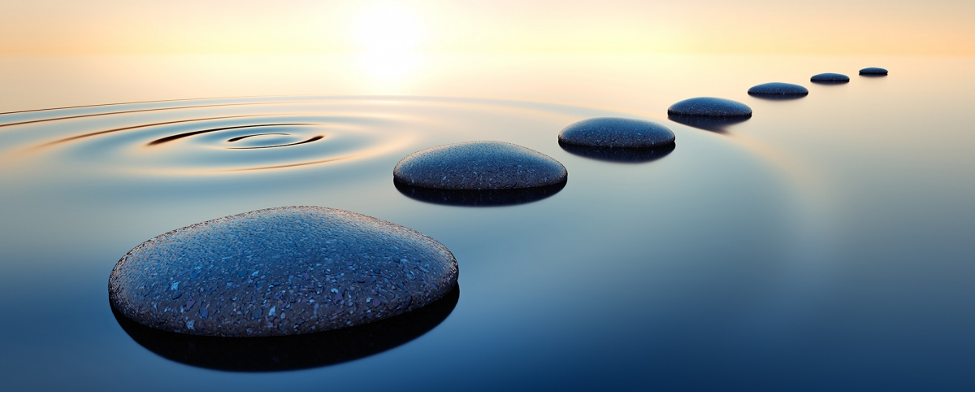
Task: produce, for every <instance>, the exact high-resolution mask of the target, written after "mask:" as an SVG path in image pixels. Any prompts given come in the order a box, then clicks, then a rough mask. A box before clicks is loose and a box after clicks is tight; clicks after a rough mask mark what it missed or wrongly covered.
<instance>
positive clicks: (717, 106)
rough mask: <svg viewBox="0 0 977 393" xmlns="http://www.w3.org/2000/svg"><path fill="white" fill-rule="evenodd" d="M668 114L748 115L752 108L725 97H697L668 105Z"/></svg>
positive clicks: (750, 114) (751, 113) (751, 114)
mask: <svg viewBox="0 0 977 393" xmlns="http://www.w3.org/2000/svg"><path fill="white" fill-rule="evenodd" d="M668 115H669V116H705V117H750V116H753V110H752V109H750V107H749V106H746V105H745V104H742V103H739V102H736V101H733V100H727V99H725V98H714V97H698V98H689V99H687V100H683V101H679V102H676V103H675V104H672V106H670V107H668Z"/></svg>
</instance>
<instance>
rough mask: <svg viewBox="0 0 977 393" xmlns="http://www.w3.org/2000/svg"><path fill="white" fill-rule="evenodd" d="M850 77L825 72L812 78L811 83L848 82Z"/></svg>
mask: <svg viewBox="0 0 977 393" xmlns="http://www.w3.org/2000/svg"><path fill="white" fill-rule="evenodd" d="M848 81H849V78H848V75H843V74H836V73H833V72H825V73H823V74H817V75H815V76H812V77H811V82H848Z"/></svg>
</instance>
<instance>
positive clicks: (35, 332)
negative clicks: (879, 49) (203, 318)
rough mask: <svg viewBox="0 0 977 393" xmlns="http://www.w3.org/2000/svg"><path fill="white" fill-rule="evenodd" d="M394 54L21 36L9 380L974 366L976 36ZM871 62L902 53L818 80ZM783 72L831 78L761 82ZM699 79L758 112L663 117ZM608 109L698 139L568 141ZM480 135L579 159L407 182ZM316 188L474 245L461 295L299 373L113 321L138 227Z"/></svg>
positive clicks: (1, 167)
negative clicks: (475, 199) (47, 43)
mask: <svg viewBox="0 0 977 393" xmlns="http://www.w3.org/2000/svg"><path fill="white" fill-rule="evenodd" d="M387 60H389V59H386V60H385V59H382V58H381V59H377V58H374V57H370V56H359V57H358V56H183V57H180V56H173V57H165V56H160V57H151V56H145V57H140V56H132V57H125V56H120V57H110V56H101V57H99V56H93V57H52V58H40V57H21V58H16V57H11V58H7V59H6V61H4V62H3V63H2V65H0V83H3V84H4V86H8V88H6V89H4V91H3V92H0V111H2V112H7V113H4V114H2V115H0V184H3V185H4V186H3V187H0V201H3V203H2V204H0V222H2V224H0V263H2V264H0V266H2V270H0V273H2V274H0V288H2V289H0V291H2V293H3V296H0V314H2V315H3V316H4V322H5V323H3V324H2V325H0V340H2V346H3V347H4V348H5V349H4V351H3V353H2V354H0V369H2V370H4V371H3V374H2V375H3V378H2V380H3V383H2V384H0V387H2V388H3V389H4V390H278V391H282V390H472V389H479V390H483V389H484V390H971V389H972V388H973V385H972V384H971V383H972V377H973V375H974V374H973V370H974V361H973V359H974V357H973V352H971V348H972V347H973V344H974V341H973V337H974V336H973V335H972V332H973V327H974V325H973V320H974V313H973V311H972V310H974V302H973V300H972V299H973V298H972V297H971V294H972V293H973V291H974V281H972V280H971V277H972V276H973V275H974V264H973V260H974V254H973V253H972V251H971V250H973V246H974V243H973V239H974V229H973V228H974V227H973V225H972V224H973V222H972V221H971V217H972V216H974V210H973V209H974V208H973V206H974V205H973V204H972V201H973V200H974V191H973V190H974V183H973V180H972V179H974V172H973V170H972V169H971V168H972V167H971V165H970V164H971V163H972V162H974V150H972V149H971V146H973V145H974V134H973V130H974V120H973V119H974V111H973V108H974V91H973V88H972V86H973V85H974V77H973V75H974V63H973V59H972V58H910V57H905V58H904V57H871V58H858V57H778V56H761V55H756V56H696V55H674V56H638V55H601V56H597V55H593V56H584V55H459V56H417V57H410V58H404V59H398V61H387ZM718 65H721V67H720V66H718ZM867 65H879V66H884V67H885V68H887V69H888V70H889V71H890V74H889V75H888V76H886V77H876V78H868V77H860V76H852V80H851V82H850V83H848V84H844V85H817V84H812V83H810V82H808V79H809V78H810V76H811V75H814V74H817V73H820V72H825V71H839V70H843V71H844V72H846V73H847V74H848V75H857V72H856V71H857V70H858V69H860V68H863V67H865V66H867ZM771 81H782V82H788V83H795V84H800V85H802V86H805V87H807V88H808V89H809V90H810V94H809V95H808V96H807V97H804V98H801V99H795V100H764V99H760V98H755V97H750V96H749V95H747V89H748V88H749V87H750V86H754V85H757V84H760V83H766V82H771ZM699 96H712V97H723V98H728V99H733V100H736V101H739V102H742V103H745V104H747V105H749V106H750V107H751V108H752V109H753V117H752V118H751V119H749V120H745V121H739V122H735V123H724V124H715V123H709V124H698V123H695V122H684V123H682V122H676V121H671V120H669V119H668V118H667V117H666V116H665V114H666V109H667V107H668V106H669V105H671V104H673V103H675V102H678V101H681V100H684V99H687V98H692V97H699ZM200 97H215V98H200ZM112 103H121V104H112ZM103 104H110V105H103ZM44 108H56V109H44ZM57 108H60V109H57ZM602 116H613V117H628V118H635V119H641V120H648V121H654V122H658V123H660V124H663V125H666V126H667V127H668V128H670V129H671V130H672V131H673V132H674V133H675V135H676V143H675V146H674V149H673V150H670V151H668V152H663V153H662V152H659V153H655V154H652V155H649V156H648V157H644V156H642V157H636V158H630V159H629V158H627V157H625V158H623V159H622V158H620V157H617V158H616V159H615V158H614V157H611V158H607V157H604V156H601V154H599V152H598V153H595V154H590V155H588V154H581V153H580V152H574V151H567V150H564V149H563V148H561V147H560V145H559V144H558V143H557V135H558V133H559V131H560V130H562V129H563V128H564V127H566V126H567V125H570V124H572V123H574V122H576V121H580V120H584V119H588V118H593V117H602ZM473 140H498V141H506V142H512V143H516V144H519V145H522V146H526V147H528V148H531V149H533V150H536V151H539V152H541V153H543V154H546V155H548V156H550V157H553V158H555V159H556V160H558V161H560V162H561V163H562V164H563V165H564V166H566V168H567V170H568V172H569V178H568V182H567V184H566V185H565V186H564V187H563V188H561V189H558V190H553V191H552V192H550V193H548V194H546V195H542V196H533V197H530V198H523V199H518V198H517V199H506V200H505V202H506V203H496V204H489V205H492V206H484V204H483V205H479V206H471V205H472V204H471V203H465V202H464V201H462V202H457V201H455V202H457V203H446V204H445V203H432V200H431V199H430V198H424V197H423V196H413V197H412V196H410V195H405V193H404V192H403V191H402V190H398V189H397V187H395V185H394V184H393V178H392V169H393V167H394V165H396V163H397V162H398V161H399V160H400V159H401V158H403V157H404V156H406V155H408V154H410V153H412V152H415V151H417V150H421V149H424V148H427V147H431V146H436V145H441V144H447V143H456V142H464V141H473ZM602 158H603V159H602ZM289 205H317V206H327V207H333V208H340V209H346V210H351V211H355V212H358V213H362V214H367V215H370V216H374V217H377V218H381V219H384V220H387V221H391V222H394V223H397V224H400V225H404V226H407V227H410V228H413V229H416V230H418V231H420V232H422V233H424V234H427V235H429V236H431V237H433V238H435V239H437V240H438V241H440V242H441V243H443V244H444V245H445V246H447V247H448V248H449V249H450V250H451V251H452V252H453V253H454V255H455V256H456V258H457V259H458V263H459V271H460V275H459V292H458V298H457V303H456V304H453V303H452V304H450V305H449V306H446V307H442V308H440V309H439V310H440V311H438V312H437V313H435V317H434V318H433V319H430V318H429V319H427V322H425V323H424V324H421V325H419V326H420V327H415V328H414V329H412V330H411V332H412V333H411V334H407V337H406V338H405V339H399V340H384V341H382V342H380V347H381V348H380V350H379V352H377V351H374V352H370V351H366V352H357V355H356V356H347V357H339V358H338V360H337V359H336V358H328V359H326V360H322V358H315V357H314V356H310V353H312V352H307V353H306V352H296V353H295V358H296V359H300V360H302V361H304V362H305V363H301V365H302V366H301V367H298V369H293V370H288V371H265V372H261V371H257V372H256V371H251V372H241V371H224V370H218V369H220V368H221V367H216V366H213V364H211V365H210V366H209V367H210V368H208V367H202V366H208V364H207V363H200V362H197V363H194V362H186V363H184V362H180V361H174V360H170V359H174V358H175V357H176V358H179V357H178V356H179V355H180V354H181V352H180V351H181V349H180V348H181V347H180V346H179V345H175V344H174V345H171V344H164V347H169V348H175V349H172V351H175V353H176V354H175V355H174V356H175V357H174V356H170V357H167V356H161V355H158V354H157V352H160V349H159V348H157V347H152V345H151V344H146V345H147V347H150V349H147V347H144V346H142V345H141V344H140V343H141V342H142V343H145V342H146V341H144V338H143V336H140V335H138V334H135V333H134V334H133V336H130V334H128V333H127V332H126V330H125V329H124V327H123V326H121V325H120V323H119V322H118V321H117V320H116V318H115V317H114V315H113V313H112V310H111V308H110V307H109V305H108V292H107V281H108V275H109V272H110V271H111V269H112V266H114V264H115V263H116V261H118V259H119V258H120V257H122V256H123V255H124V254H125V253H126V252H127V251H128V250H129V249H131V248H132V247H134V246H136V245H138V244H139V243H141V242H143V241H145V240H147V239H149V238H151V237H153V236H156V235H159V234H162V233H164V232H167V231H169V230H172V229H175V228H179V227H183V226H186V225H190V224H193V223H197V222H201V221H205V220H208V219H213V218H217V217H222V216H226V215H230V214H236V213H240V212H244V211H250V210H256V209H261V208H267V207H276V206H289ZM476 205H478V204H477V203H476ZM452 301H453V299H452ZM371 334H372V333H371ZM369 335H370V334H367V336H369ZM413 335H416V337H414V336H413ZM326 341H328V340H326ZM340 341H342V342H346V341H345V340H340ZM183 344H184V345H186V343H183ZM206 345H208V344H203V343H202V344H200V346H201V347H202V348H203V347H206ZM288 345H291V344H288ZM288 345H284V347H286V348H288ZM314 345H319V344H314ZM322 345H324V346H327V345H329V344H322ZM309 346H311V345H297V346H294V345H293V346H292V348H302V347H309ZM388 347H389V348H388ZM207 348H211V347H207ZM151 349H152V350H151ZM154 351H155V352H154ZM336 351H340V352H341V351H345V349H342V348H339V349H337V350H336ZM168 353H170V354H173V353H174V352H168ZM254 353H256V354H262V353H265V352H262V350H256V351H254ZM184 354H185V353H184ZM260 356H262V355H255V357H260ZM309 359H312V360H309ZM261 360H262V359H257V360H256V361H255V362H254V363H247V366H246V367H243V366H242V367H238V368H233V367H231V368H232V369H237V370H240V369H246V370H255V369H262V368H263V366H262V364H264V365H265V366H267V365H268V364H269V363H268V362H262V361H261ZM215 368H216V369H215ZM226 368H228V367H224V369H226ZM264 368H274V367H264ZM285 368H288V367H285Z"/></svg>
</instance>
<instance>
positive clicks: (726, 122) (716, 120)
mask: <svg viewBox="0 0 977 393" xmlns="http://www.w3.org/2000/svg"><path fill="white" fill-rule="evenodd" d="M749 119H750V118H749V117H708V116H683V115H668V120H671V121H674V122H676V123H679V124H685V125H687V126H689V127H695V128H698V129H701V130H706V131H712V132H715V133H718V134H725V133H726V132H727V131H726V127H727V126H731V125H733V124H737V123H742V122H744V121H747V120H749Z"/></svg>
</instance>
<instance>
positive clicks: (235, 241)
mask: <svg viewBox="0 0 977 393" xmlns="http://www.w3.org/2000/svg"><path fill="white" fill-rule="evenodd" d="M187 270H191V271H193V272H194V273H196V274H197V275H196V277H193V278H191V277H192V275H188V274H185V273H186V271H187ZM457 279H458V264H457V262H456V261H455V258H454V256H453V255H452V254H451V252H450V251H448V249H447V248H445V247H444V246H443V245H441V243H438V242H437V241H436V240H434V239H431V238H430V237H427V236H425V235H423V234H421V233H418V232H417V231H414V230H412V229H409V228H405V227H403V226H400V225H396V224H392V223H389V222H386V221H383V220H379V219H376V218H373V217H369V216H364V215H362V214H357V213H353V212H349V211H344V210H338V209H330V208H324V207H283V208H274V209H265V210H257V211H252V212H248V213H242V214H237V215H233V216H228V217H223V218H218V219H216V220H210V221H206V222H202V223H199V224H195V225H191V226H188V227H185V228H180V229H177V230H174V231H171V232H168V233H165V234H163V235H160V236H157V237H154V238H152V239H150V240H147V241H146V242H144V243H142V244H140V245H138V246H136V248H133V249H132V250H131V251H129V253H128V254H126V255H125V256H124V257H122V259H121V260H119V262H118V263H117V264H116V265H115V268H114V269H112V274H111V276H110V277H109V301H110V303H111V304H112V306H113V308H115V309H116V310H117V311H118V312H120V313H122V315H125V316H126V317H127V318H129V319H131V320H133V321H135V322H138V323H140V324H142V325H145V326H149V327H152V328H156V329H161V330H166V331H170V332H176V333H186V334H195V335H204V336H223V337H256V336H284V335H293V334H301V333H313V332H320V331H326V330H332V329H337V328H342V327H346V326H354V325H362V324H366V323H369V322H373V321H377V320H380V319H384V318H387V317H391V316H395V315H398V314H403V313H406V312H409V311H412V310H415V309H418V308H421V307H423V306H425V305H427V304H430V303H431V302H434V301H436V300H438V299H439V298H441V297H442V296H443V295H444V294H445V293H447V292H449V291H451V290H452V289H453V288H454V287H455V285H456V283H457ZM174 283H179V285H176V284H174ZM177 288H179V289H177ZM183 294H186V295H187V296H182V297H183V298H182V299H180V297H181V295H183ZM188 297H189V299H188ZM367 299H370V300H369V301H367ZM191 309H194V310H191ZM197 310H199V311H197ZM191 311H192V312H191ZM286 311H287V312H286Z"/></svg>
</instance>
